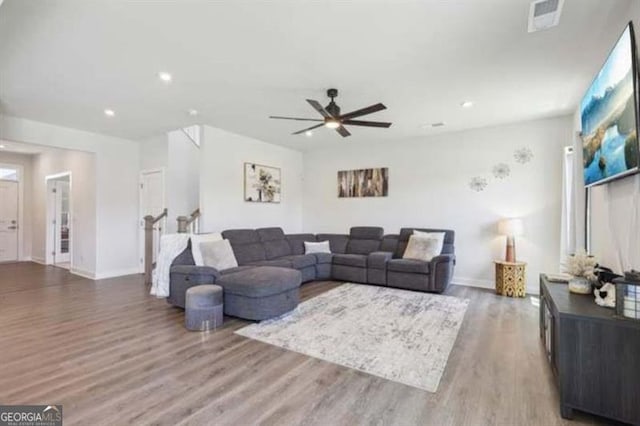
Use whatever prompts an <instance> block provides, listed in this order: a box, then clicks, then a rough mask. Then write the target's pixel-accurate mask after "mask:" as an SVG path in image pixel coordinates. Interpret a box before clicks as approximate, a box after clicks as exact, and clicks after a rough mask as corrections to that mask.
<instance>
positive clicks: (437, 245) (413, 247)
mask: <svg viewBox="0 0 640 426" xmlns="http://www.w3.org/2000/svg"><path fill="white" fill-rule="evenodd" d="M443 239H444V238H441V239H440V238H432V237H424V236H418V235H412V236H411V237H409V243H408V244H407V248H406V249H405V251H404V254H403V255H402V258H403V259H414V260H424V261H425V262H429V261H431V259H433V258H434V257H436V256H438V255H439V254H440V253H442V245H443V241H442V240H443Z"/></svg>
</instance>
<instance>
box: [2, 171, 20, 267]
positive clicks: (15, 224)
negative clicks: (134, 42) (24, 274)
mask: <svg viewBox="0 0 640 426" xmlns="http://www.w3.org/2000/svg"><path fill="white" fill-rule="evenodd" d="M22 172H23V171H22V166H19V165H11V164H0V263H5V262H17V261H18V260H20V259H21V257H22V256H21V249H22V247H21V246H22V228H21V227H20V222H21V221H22V199H23V194H22V191H23V189H22Z"/></svg>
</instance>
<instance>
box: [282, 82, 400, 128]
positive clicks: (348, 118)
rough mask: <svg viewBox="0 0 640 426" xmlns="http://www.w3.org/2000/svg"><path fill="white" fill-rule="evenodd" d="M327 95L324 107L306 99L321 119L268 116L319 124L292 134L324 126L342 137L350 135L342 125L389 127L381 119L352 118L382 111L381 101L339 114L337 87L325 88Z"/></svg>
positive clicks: (389, 124) (383, 107)
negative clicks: (328, 100) (327, 100)
mask: <svg viewBox="0 0 640 426" xmlns="http://www.w3.org/2000/svg"><path fill="white" fill-rule="evenodd" d="M327 96H328V97H330V98H331V102H329V105H327V106H326V107H324V108H323V107H322V105H320V102H318V101H314V100H313V99H307V102H309V105H311V106H312V107H313V109H315V110H316V111H318V112H319V113H320V115H322V117H323V118H322V119H319V118H297V117H281V116H275V115H271V116H269V118H275V119H278V120H297V121H317V122H320V124H316V125H314V126H311V127H308V128H306V129H302V130H298V131H297V132H293V133H292V134H293V135H299V134H300V133H306V132H310V131H311V130H313V129H317V128H318V127H322V126H326V127H328V128H329V129H335V131H336V132H338V133H340V135H342V137H345V138H346V137H347V136H351V133H349V131H348V130H347V129H346V128H345V127H344V126H345V125H347V126H366V127H384V128H387V127H390V126H391V123H386V122H382V121H363V120H353V118H356V117H362V116H363V115H367V114H372V113H374V112H378V111H382V110H383V109H387V107H386V106H384V105H383V104H381V103H377V104H375V105H371V106H368V107H366V108H361V109H358V110H355V111H351V112H348V113H346V114H342V115H340V107H339V106H338V105H337V104H336V103H335V101H334V99H335V98H336V97H337V96H338V89H329V90H327Z"/></svg>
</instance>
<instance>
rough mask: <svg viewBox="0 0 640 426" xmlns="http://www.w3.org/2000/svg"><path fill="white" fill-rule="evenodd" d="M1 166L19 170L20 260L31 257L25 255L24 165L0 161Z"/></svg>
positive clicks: (26, 259)
mask: <svg viewBox="0 0 640 426" xmlns="http://www.w3.org/2000/svg"><path fill="white" fill-rule="evenodd" d="M0 167H6V168H10V169H16V170H17V171H18V259H17V260H18V262H20V261H28V260H31V258H27V257H25V256H24V253H23V247H24V166H23V165H22V164H13V163H4V162H0Z"/></svg>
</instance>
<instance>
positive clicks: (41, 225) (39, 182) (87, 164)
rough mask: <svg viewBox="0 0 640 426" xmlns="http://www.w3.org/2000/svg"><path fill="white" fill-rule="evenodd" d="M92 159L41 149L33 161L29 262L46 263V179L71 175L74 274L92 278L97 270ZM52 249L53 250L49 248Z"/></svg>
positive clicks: (79, 153) (87, 155)
mask: <svg viewBox="0 0 640 426" xmlns="http://www.w3.org/2000/svg"><path fill="white" fill-rule="evenodd" d="M95 163H96V161H95V155H94V154H92V153H88V152H82V151H77V150H65V149H55V148H44V149H43V152H42V153H41V154H37V155H35V156H34V157H33V186H32V189H31V193H32V197H33V207H32V210H31V217H32V221H33V222H32V226H33V242H32V244H33V248H32V258H33V259H34V260H37V261H39V262H45V259H46V232H47V229H46V226H47V225H46V221H47V187H46V177H47V176H51V175H56V174H60V173H64V172H71V208H72V216H71V249H72V252H71V256H72V268H73V271H75V272H79V273H81V274H83V275H91V274H92V273H93V272H94V271H95V270H96V260H97V259H96V251H95V249H94V248H95V247H96V232H95V229H96V171H95ZM50 249H52V248H50Z"/></svg>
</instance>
